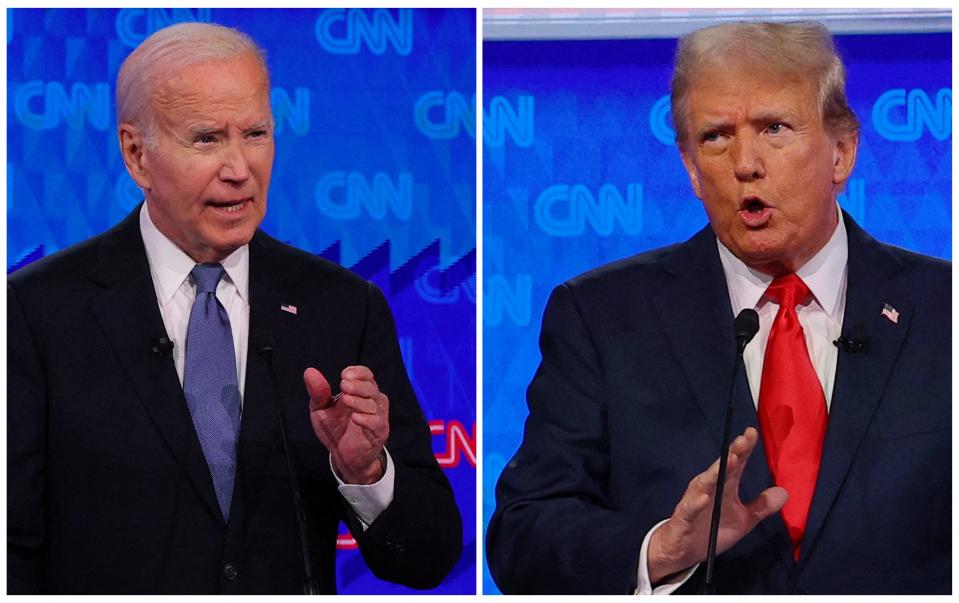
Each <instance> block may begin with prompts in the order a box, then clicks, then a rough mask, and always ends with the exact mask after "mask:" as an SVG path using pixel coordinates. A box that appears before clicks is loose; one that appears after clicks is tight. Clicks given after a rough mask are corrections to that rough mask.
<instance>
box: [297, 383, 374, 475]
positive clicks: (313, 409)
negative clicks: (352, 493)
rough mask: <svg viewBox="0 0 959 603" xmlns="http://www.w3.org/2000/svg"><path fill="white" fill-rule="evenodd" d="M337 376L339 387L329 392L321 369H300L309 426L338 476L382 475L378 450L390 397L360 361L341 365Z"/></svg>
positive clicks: (328, 386)
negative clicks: (334, 394)
mask: <svg viewBox="0 0 959 603" xmlns="http://www.w3.org/2000/svg"><path fill="white" fill-rule="evenodd" d="M340 379H341V381H340V392H341V393H340V395H338V396H337V397H336V398H332V397H330V393H331V392H330V384H329V382H328V381H327V380H326V377H324V376H323V373H321V372H320V371H318V370H316V369H315V368H308V369H306V371H305V372H304V373H303V383H304V384H305V385H306V391H307V392H308V393H309V395H310V422H311V423H312V424H313V432H314V433H315V434H316V437H318V438H319V439H320V441H321V442H323V445H324V446H326V448H327V450H329V451H330V454H331V455H332V458H333V468H334V469H335V470H336V473H337V474H338V475H339V476H340V478H341V479H342V480H343V481H344V482H346V483H349V484H372V483H374V482H376V481H377V480H379V479H380V478H381V477H383V471H384V467H383V465H382V463H381V462H380V460H379V455H380V452H381V451H382V450H383V445H384V444H385V443H386V439H387V438H388V437H389V435H390V423H389V412H390V401H389V398H387V397H386V394H384V393H382V392H381V391H380V389H379V387H378V386H377V385H376V381H375V380H374V378H373V372H372V371H370V369H368V368H367V367H365V366H348V367H346V368H345V369H343V372H341V373H340Z"/></svg>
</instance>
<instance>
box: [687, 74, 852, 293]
mask: <svg viewBox="0 0 959 603" xmlns="http://www.w3.org/2000/svg"><path fill="white" fill-rule="evenodd" d="M689 90H690V92H689V94H688V97H687V103H686V107H687V115H686V119H687V127H688V130H687V131H688V132H689V134H688V138H687V140H685V141H682V142H681V145H680V146H681V154H682V158H683V164H684V165H685V166H686V171H687V172H688V173H689V179H690V181H691V182H692V185H693V190H694V191H695V193H696V196H697V197H699V198H700V199H701V200H702V202H703V205H704V206H705V209H706V214H707V215H708V216H709V223H710V226H711V227H712V229H713V231H714V232H715V233H716V236H717V237H718V238H719V240H720V241H721V242H722V243H723V245H725V246H726V247H727V248H728V249H729V250H730V251H732V253H733V254H734V255H735V256H736V257H738V258H739V259H740V260H742V261H743V262H744V263H745V264H746V265H748V266H750V267H751V268H753V269H755V270H759V271H761V272H765V273H767V274H771V275H773V276H778V275H781V274H786V273H789V272H795V271H796V270H797V269H798V268H800V267H801V266H802V265H803V264H805V263H806V262H807V261H809V260H810V259H811V258H812V257H813V256H814V255H815V254H816V253H817V252H818V251H819V250H820V249H822V247H823V246H824V245H825V244H826V242H827V241H828V240H829V237H830V236H831V235H832V233H833V231H834V230H835V228H836V224H837V221H838V212H837V210H836V195H837V194H838V192H839V191H840V190H841V188H842V185H843V184H844V183H845V181H846V179H847V178H848V177H849V173H850V172H851V171H852V167H853V164H854V163H855V158H856V143H857V139H856V136H855V134H844V135H843V134H840V135H834V134H831V133H829V132H827V131H826V129H825V127H824V125H823V121H822V117H821V115H820V110H819V106H818V101H817V89H816V87H815V85H814V84H813V83H810V82H808V81H802V80H800V79H790V78H783V77H782V75H776V74H770V73H763V72H761V71H757V70H755V69H749V68H745V67H738V68H729V67H727V68H719V69H711V70H710V71H709V72H708V73H707V72H700V73H698V74H696V75H695V76H694V78H693V80H692V85H691V86H690V88H689Z"/></svg>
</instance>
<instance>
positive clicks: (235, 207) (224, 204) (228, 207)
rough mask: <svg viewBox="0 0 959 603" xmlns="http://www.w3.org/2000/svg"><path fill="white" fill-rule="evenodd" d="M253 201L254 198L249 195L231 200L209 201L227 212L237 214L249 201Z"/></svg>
mask: <svg viewBox="0 0 959 603" xmlns="http://www.w3.org/2000/svg"><path fill="white" fill-rule="evenodd" d="M252 202H253V199H251V198H249V197H248V198H246V199H237V200H230V201H209V204H210V205H211V206H213V207H215V208H216V209H218V210H220V211H222V212H225V213H228V214H235V213H239V212H240V211H242V210H243V208H244V207H246V206H247V204H248V203H252Z"/></svg>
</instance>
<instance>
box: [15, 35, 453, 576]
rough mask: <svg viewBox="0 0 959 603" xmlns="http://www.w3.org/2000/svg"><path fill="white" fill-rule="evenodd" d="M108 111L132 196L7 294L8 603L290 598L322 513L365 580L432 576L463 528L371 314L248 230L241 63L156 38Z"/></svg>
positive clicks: (394, 349) (259, 166)
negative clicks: (302, 520)
mask: <svg viewBox="0 0 959 603" xmlns="http://www.w3.org/2000/svg"><path fill="white" fill-rule="evenodd" d="M117 114H118V122H119V125H118V132H119V142H120V148H121V153H122V155H123V159H124V162H125V163H126V167H127V170H128V171H129V173H130V175H131V177H132V178H133V179H134V181H136V183H137V184H138V185H139V186H140V187H141V189H142V190H143V191H144V195H145V202H144V203H143V204H142V205H141V206H140V208H138V209H137V210H136V211H135V212H133V214H131V216H130V217H129V218H127V219H126V220H125V221H124V222H122V223H121V224H119V225H118V226H116V227H115V228H113V229H112V230H110V231H108V232H106V233H104V234H102V235H100V236H98V237H95V238H93V239H90V240H88V241H86V242H83V243H81V244H79V245H78V246H75V247H73V248H71V249H68V250H65V251H63V252H60V253H58V254H55V255H53V256H50V257H48V258H45V259H44V260H41V261H39V262H36V263H35V264H33V265H31V266H29V267H27V268H25V269H23V270H21V271H18V272H17V273H15V274H13V275H12V276H11V277H10V278H9V280H8V288H7V290H8V308H9V312H8V341H9V348H8V349H9V358H10V361H9V369H8V419H9V431H8V434H9V437H8V457H7V458H8V501H9V502H8V549H7V558H8V565H7V569H8V572H7V578H8V591H9V592H11V593H28V592H40V593H43V592H47V593H299V592H303V591H304V580H305V576H306V574H307V571H306V569H305V565H304V557H305V556H306V552H305V551H306V549H309V550H310V551H311V554H310V555H309V559H308V560H306V561H305V563H306V564H308V566H309V568H310V573H311V574H312V577H313V580H314V581H315V582H316V586H317V588H318V590H319V591H320V592H327V593H331V592H335V590H336V581H335V575H334V553H335V542H336V533H337V526H338V522H339V520H340V519H343V520H344V521H346V522H347V523H348V524H349V526H350V528H351V531H352V533H353V535H354V536H355V538H356V540H357V542H358V543H359V546H360V550H361V551H362V553H363V556H364V558H365V560H366V561H367V563H368V564H369V566H370V568H371V569H372V571H373V572H374V573H375V574H376V575H378V576H380V577H381V578H383V579H386V580H390V581H395V582H400V583H403V584H407V585H409V586H412V587H416V588H430V587H433V586H435V585H436V584H438V583H439V582H440V581H441V580H442V579H443V578H444V576H445V575H446V574H447V573H448V572H449V571H450V569H451V568H452V566H453V564H454V563H455V561H456V560H457V558H458V557H459V549H460V546H461V522H460V517H459V513H458V511H457V509H456V505H455V501H454V499H453V496H452V491H451V489H450V486H449V483H448V482H447V480H446V478H445V477H444V475H443V473H442V471H441V470H440V468H439V466H438V465H437V463H436V460H435V458H434V457H433V454H432V450H431V445H430V436H429V429H428V426H427V424H426V422H425V420H424V418H423V415H422V411H421V410H420V408H419V405H418V403H417V401H416V398H415V395H414V393H413V391H412V387H411V386H410V383H409V380H408V378H407V376H406V371H405V369H404V366H403V362H402V358H401V356H400V352H399V346H398V343H397V339H396V332H395V327H394V325H393V320H392V316H391V314H390V311H389V308H388V307H387V305H386V301H385V299H384V298H383V296H382V294H381V293H380V292H379V290H378V289H377V288H376V287H375V286H374V285H372V284H371V283H368V282H365V281H363V280H362V279H360V278H358V277H356V276H355V275H353V274H351V273H349V272H348V271H346V270H344V269H342V268H339V267H337V266H335V265H333V264H330V263H329V262H326V261H324V260H322V259H319V258H317V257H315V256H312V255H310V254H307V253H303V252H300V251H297V250H295V249H293V248H290V247H288V246H286V245H283V244H281V243H278V242H277V241H274V240H273V239H271V238H269V237H268V236H266V235H265V234H264V233H262V232H260V231H259V230H258V227H259V224H260V222H261V220H262V219H263V216H264V214H265V212H266V204H267V191H268V188H269V184H270V175H271V170H272V165H273V155H274V140H273V119H272V115H271V111H270V88H269V76H268V73H267V69H266V63H265V60H264V57H263V55H262V52H261V51H260V50H259V49H258V48H257V47H256V45H255V44H254V43H253V42H252V40H250V39H249V37H247V36H246V35H244V34H242V33H240V32H237V31H235V30H231V29H228V28H225V27H221V26H217V25H211V24H201V23H190V24H179V25H174V26H172V27H169V28H166V29H163V30H160V31H158V32H157V33H155V34H153V35H152V36H151V37H150V38H148V39H147V40H146V41H144V42H143V44H141V45H140V46H139V47H138V48H137V49H136V50H135V51H134V52H133V53H132V54H131V55H130V56H129V57H128V58H127V59H126V61H125V62H124V64H123V66H122V67H121V69H120V73H119V76H118V81H117ZM327 377H330V378H331V380H332V379H335V381H334V383H335V385H336V389H338V390H339V391H340V394H339V395H338V396H336V397H333V396H331V394H332V392H331V384H330V382H328V381H327ZM275 403H277V404H279V406H280V407H282V417H283V419H282V421H283V424H284V425H285V429H286V432H287V435H288V440H289V447H290V450H291V456H292V460H293V465H294V467H295V469H294V470H293V471H296V472H298V473H299V482H300V487H301V490H302V499H303V504H304V506H305V509H306V524H305V540H306V542H305V544H304V543H301V536H300V529H299V527H298V523H297V512H296V509H295V507H294V501H293V498H294V496H293V495H292V493H291V492H292V490H291V481H292V480H291V476H290V473H291V470H290V469H289V468H288V465H287V457H286V455H285V453H284V445H283V442H282V440H284V439H286V438H287V436H286V435H281V432H280V429H279V422H278V415H277V408H276V407H275V406H274V404H275Z"/></svg>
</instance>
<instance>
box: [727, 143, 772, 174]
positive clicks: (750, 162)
mask: <svg viewBox="0 0 959 603" xmlns="http://www.w3.org/2000/svg"><path fill="white" fill-rule="evenodd" d="M732 150H733V170H734V171H735V173H736V179H737V180H739V181H740V182H752V181H753V180H758V179H760V178H763V177H765V176H766V165H765V163H764V162H763V157H762V153H761V152H760V150H759V149H758V148H757V142H756V139H755V138H754V137H753V136H751V135H749V134H739V135H737V136H736V137H735V140H734V141H733V149H732Z"/></svg>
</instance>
